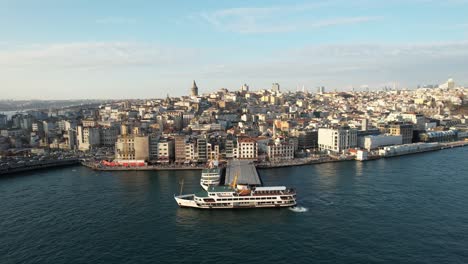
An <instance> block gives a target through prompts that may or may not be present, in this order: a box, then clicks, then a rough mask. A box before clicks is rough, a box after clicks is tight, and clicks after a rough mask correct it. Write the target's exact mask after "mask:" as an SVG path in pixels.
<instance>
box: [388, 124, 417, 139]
mask: <svg viewBox="0 0 468 264" xmlns="http://www.w3.org/2000/svg"><path fill="white" fill-rule="evenodd" d="M389 133H390V134H391V135H401V136H402V141H403V143H402V144H410V143H412V142H413V124H408V123H401V122H393V123H390V128H389Z"/></svg>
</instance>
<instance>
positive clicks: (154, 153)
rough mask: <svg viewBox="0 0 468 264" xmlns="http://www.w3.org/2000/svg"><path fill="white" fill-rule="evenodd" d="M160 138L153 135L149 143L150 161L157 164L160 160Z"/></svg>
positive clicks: (149, 137) (149, 138)
mask: <svg viewBox="0 0 468 264" xmlns="http://www.w3.org/2000/svg"><path fill="white" fill-rule="evenodd" d="M159 138H160V136H159V135H157V134H151V135H149V136H148V141H149V160H150V161H152V162H155V161H157V160H158V144H159Z"/></svg>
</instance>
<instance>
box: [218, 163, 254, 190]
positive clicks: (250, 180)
mask: <svg viewBox="0 0 468 264" xmlns="http://www.w3.org/2000/svg"><path fill="white" fill-rule="evenodd" d="M236 176H237V183H238V184H247V185H250V186H261V185H262V181H261V180H260V176H259V175H258V172H257V169H256V168H255V164H254V163H253V161H250V160H230V161H228V163H227V165H226V178H225V181H224V183H225V184H230V183H232V182H234V179H235V177H236Z"/></svg>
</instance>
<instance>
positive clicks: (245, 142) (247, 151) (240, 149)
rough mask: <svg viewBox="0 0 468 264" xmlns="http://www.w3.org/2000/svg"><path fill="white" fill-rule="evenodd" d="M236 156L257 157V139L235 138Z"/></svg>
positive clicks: (241, 157) (240, 157)
mask: <svg viewBox="0 0 468 264" xmlns="http://www.w3.org/2000/svg"><path fill="white" fill-rule="evenodd" d="M237 157H238V158H239V159H256V158H257V157H258V147H257V141H255V140H254V139H252V138H239V139H238V140H237Z"/></svg>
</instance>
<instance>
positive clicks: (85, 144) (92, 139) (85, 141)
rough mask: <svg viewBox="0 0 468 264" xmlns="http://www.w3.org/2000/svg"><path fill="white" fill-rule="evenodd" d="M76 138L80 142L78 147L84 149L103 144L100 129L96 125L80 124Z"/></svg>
mask: <svg viewBox="0 0 468 264" xmlns="http://www.w3.org/2000/svg"><path fill="white" fill-rule="evenodd" d="M76 138H77V142H78V149H79V150H82V151H87V150H89V149H91V148H92V147H96V146H99V145H100V144H101V142H100V135H99V129H98V128H95V127H83V126H78V128H77V131H76Z"/></svg>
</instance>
